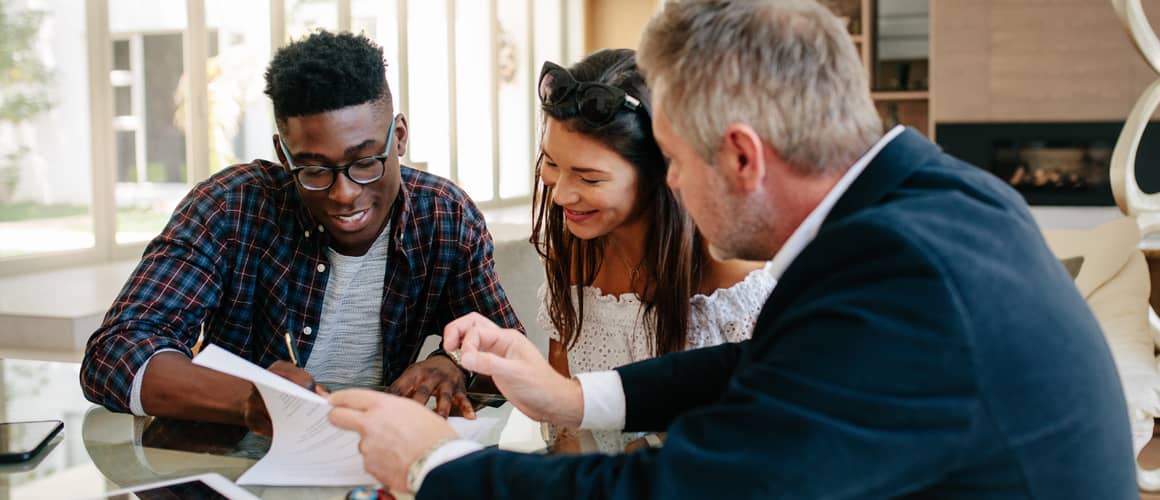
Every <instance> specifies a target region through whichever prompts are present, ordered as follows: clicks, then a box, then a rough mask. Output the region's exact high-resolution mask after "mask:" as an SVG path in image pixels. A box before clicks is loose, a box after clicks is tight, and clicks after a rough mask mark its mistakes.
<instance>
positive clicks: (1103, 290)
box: [1044, 217, 1160, 453]
mask: <svg viewBox="0 0 1160 500" xmlns="http://www.w3.org/2000/svg"><path fill="white" fill-rule="evenodd" d="M1044 237H1045V238H1046V240H1047V243H1048V245H1049V246H1050V247H1051V249H1052V251H1053V252H1054V253H1055V255H1056V256H1057V257H1059V258H1061V259H1067V258H1072V257H1082V258H1083V266H1082V267H1081V268H1080V270H1079V274H1078V275H1077V276H1076V277H1075V284H1076V287H1077V288H1079V290H1080V293H1082V294H1083V296H1084V298H1085V299H1086V300H1087V303H1088V306H1089V307H1091V310H1092V313H1093V314H1094V315H1095V317H1096V320H1098V321H1099V323H1100V328H1101V329H1102V330H1103V332H1104V336H1105V338H1106V339H1107V341H1108V346H1109V347H1110V348H1111V351H1112V357H1113V358H1115V362H1116V368H1117V369H1118V371H1119V373H1120V380H1121V382H1122V383H1123V385H1124V395H1125V397H1126V398H1127V400H1128V409H1129V413H1130V417H1131V419H1132V434H1133V439H1132V441H1133V444H1134V445H1135V448H1136V452H1137V453H1139V451H1140V449H1142V448H1143V447H1144V445H1145V444H1147V443H1148V440H1150V439H1151V437H1152V427H1153V422H1152V418H1153V417H1155V416H1160V398H1158V397H1157V392H1156V391H1157V389H1160V376H1158V375H1157V371H1156V357H1155V351H1154V344H1153V340H1152V331H1151V326H1150V324H1149V321H1148V312H1149V305H1148V295H1149V292H1150V289H1151V284H1150V282H1149V276H1148V264H1147V262H1146V261H1145V259H1144V254H1143V253H1142V252H1141V251H1140V250H1139V249H1138V244H1139V241H1140V234H1139V229H1138V228H1137V226H1136V220H1135V219H1134V218H1130V217H1124V218H1120V219H1116V220H1113V221H1111V222H1108V223H1105V224H1103V225H1101V226H1098V227H1096V228H1094V229H1090V230H1072V231H1046V232H1045V233H1044Z"/></svg>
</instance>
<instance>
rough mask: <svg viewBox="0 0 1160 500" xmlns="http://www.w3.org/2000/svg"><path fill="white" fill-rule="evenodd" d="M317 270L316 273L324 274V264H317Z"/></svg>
mask: <svg viewBox="0 0 1160 500" xmlns="http://www.w3.org/2000/svg"><path fill="white" fill-rule="evenodd" d="M317 269H318V272H320V273H325V272H326V264H319V265H318V268H317Z"/></svg>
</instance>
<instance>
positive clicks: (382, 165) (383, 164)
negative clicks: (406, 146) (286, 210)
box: [278, 115, 399, 191]
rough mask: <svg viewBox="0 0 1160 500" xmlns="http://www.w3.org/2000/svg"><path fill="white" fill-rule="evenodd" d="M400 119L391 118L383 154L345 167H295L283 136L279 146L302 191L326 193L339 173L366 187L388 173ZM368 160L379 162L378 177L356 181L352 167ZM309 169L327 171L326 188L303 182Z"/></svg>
mask: <svg viewBox="0 0 1160 500" xmlns="http://www.w3.org/2000/svg"><path fill="white" fill-rule="evenodd" d="M398 118H399V117H398V115H395V116H394V117H392V118H391V128H390V131H388V132H387V146H386V147H385V148H383V153H382V154H378V155H371V156H364V157H362V158H359V159H357V160H354V161H352V162H350V163H347V164H345V165H339V166H336V167H328V166H326V165H298V166H295V165H294V160H293V159H292V158H291V156H290V149H289V148H287V147H286V142H285V141H283V140H282V136H281V135H279V136H278V146H279V147H281V148H282V155H283V156H285V157H286V166H288V167H290V175H292V176H294V180H295V182H297V183H298V185H299V186H302V189H305V190H307V191H326V190H328V189H330V188H332V187H334V183H335V182H336V181H338V173H339V172H342V173H343V174H344V175H346V178H347V179H350V181H351V182H353V183H355V184H358V185H360V186H365V185H367V184H371V183H374V182H377V181H378V180H379V179H382V178H383V175H384V174H386V172H387V160H388V159H390V158H391V146H392V145H393V144H394V143H395V123H396V121H397V120H398ZM367 160H375V161H377V162H378V164H379V174H378V175H376V176H375V177H374V178H373V179H369V180H360V179H355V178H354V177H353V176H351V175H350V169H351V167H354V166H355V164H357V163H361V162H364V161H367ZM307 169H322V170H324V171H326V172H327V173H329V174H330V182H329V183H327V184H326V186H325V187H316V186H308V185H307V184H306V183H305V182H302V176H301V175H300V174H301V172H302V171H304V170H307Z"/></svg>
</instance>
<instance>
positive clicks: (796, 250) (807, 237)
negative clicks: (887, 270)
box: [769, 125, 906, 280]
mask: <svg viewBox="0 0 1160 500" xmlns="http://www.w3.org/2000/svg"><path fill="white" fill-rule="evenodd" d="M904 130H906V127H903V126H902V125H895V126H894V128H892V129H890V131H889V132H887V133H886V135H883V136H882V138H881V139H879V140H878V142H876V143H875V144H874V146H872V147H871V148H870V150H869V151H867V152H866V154H864V155H862V157H861V158H858V161H856V162H854V165H852V166H850V169H849V170H847V171H846V174H845V175H843V176H842V178H841V179H839V180H838V183H837V184H834V187H833V188H831V189H830V192H829V193H827V194H826V197H825V198H822V202H821V203H818V206H817V207H814V209H813V211H811V212H810V214H809V215H808V216H806V219H805V220H803V221H802V223H801V225H799V226H798V227H797V229H795V230H794V232H793V234H791V235H790V237H789V239H788V240H786V241H785V244H784V245H782V246H781V250H778V251H777V255H774V256H773V260H772V261H770V263H769V268H770V272H771V273H772V276H773V278H774V279H776V280H780V279H781V275H782V274H783V273H785V270H786V269H787V268H789V265H790V264H792V263H793V261H794V260H795V259H797V257H798V255H800V254H801V253H802V250H805V248H806V245H809V244H810V242H811V241H814V237H815V236H817V235H818V230H819V229H821V227H822V222H823V221H825V220H826V216H828V215H829V214H830V210H832V209H833V208H834V204H835V203H837V202H838V200H839V199H841V198H842V195H843V194H845V193H846V190H847V189H849V187H850V184H852V183H853V182H854V180H855V179H857V178H858V176H859V175H861V174H862V171H864V170H866V166H867V165H869V164H870V162H871V161H872V160H874V157H875V156H877V155H878V152H879V151H882V148H884V147H886V145H887V144H890V141H893V140H894V138H895V137H898V135H899V134H901V133H902V132H903V131H904Z"/></svg>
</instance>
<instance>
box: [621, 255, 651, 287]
mask: <svg viewBox="0 0 1160 500" xmlns="http://www.w3.org/2000/svg"><path fill="white" fill-rule="evenodd" d="M616 255H617V257H620V261H621V262H623V263H624V267H626V268H628V286H629V288H631V287H632V286H633V285H635V284H636V275H638V274H640V268H641V266H643V265H644V259H641V260H640V262H637V263H636V265H635V266H634V265H632V264H629V263H628V259H627V258H625V256H624V252H616Z"/></svg>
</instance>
